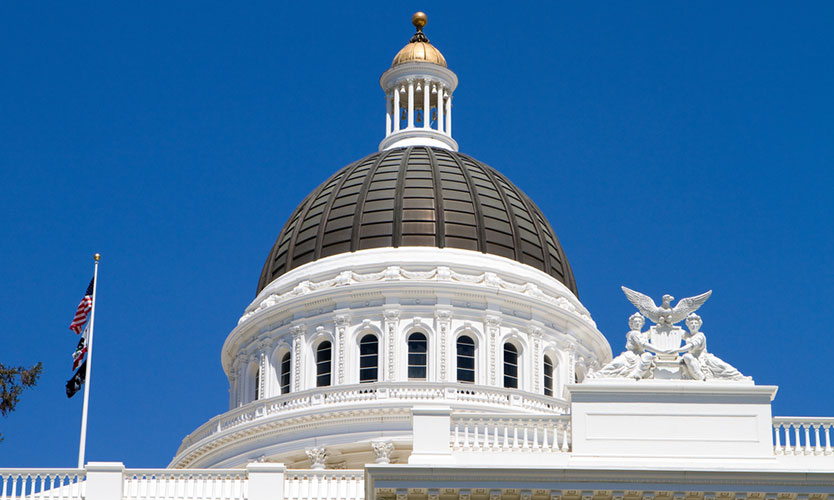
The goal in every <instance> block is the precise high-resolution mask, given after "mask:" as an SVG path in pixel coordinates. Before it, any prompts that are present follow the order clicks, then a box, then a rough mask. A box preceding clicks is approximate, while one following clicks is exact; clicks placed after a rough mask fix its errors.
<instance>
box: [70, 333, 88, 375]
mask: <svg viewBox="0 0 834 500" xmlns="http://www.w3.org/2000/svg"><path fill="white" fill-rule="evenodd" d="M88 328H89V327H88ZM88 328H85V329H84V334H83V335H81V338H80V339H78V346H77V347H76V348H75V352H74V353H72V369H73V370H77V369H78V365H80V364H81V362H82V361H84V357H85V356H86V354H87V329H88Z"/></svg>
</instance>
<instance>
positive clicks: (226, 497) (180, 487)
mask: <svg viewBox="0 0 834 500" xmlns="http://www.w3.org/2000/svg"><path fill="white" fill-rule="evenodd" d="M124 481H125V482H124V497H123V498H124V499H125V500H180V499H199V500H233V499H240V498H246V489H247V488H246V485H247V481H246V471H245V470H240V469H236V470H235V469H227V470H222V469H190V470H170V469H143V470H136V469H131V470H127V471H125V475H124Z"/></svg>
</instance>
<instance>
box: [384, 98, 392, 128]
mask: <svg viewBox="0 0 834 500" xmlns="http://www.w3.org/2000/svg"><path fill="white" fill-rule="evenodd" d="M389 135H391V97H390V96H388V95H386V96H385V137H388V136H389Z"/></svg>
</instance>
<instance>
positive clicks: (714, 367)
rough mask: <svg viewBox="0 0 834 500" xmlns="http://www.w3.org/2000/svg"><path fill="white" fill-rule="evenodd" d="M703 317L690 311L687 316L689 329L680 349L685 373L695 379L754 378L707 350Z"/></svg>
mask: <svg viewBox="0 0 834 500" xmlns="http://www.w3.org/2000/svg"><path fill="white" fill-rule="evenodd" d="M702 324H703V321H701V317H700V316H698V315H697V314H695V313H690V314H689V316H687V318H686V327H687V328H688V329H689V331H687V332H686V333H685V334H684V335H683V342H684V344H683V346H682V347H681V348H680V349H678V350H677V351H678V353H680V354H682V356H681V366H682V367H683V368H684V373H685V374H686V375H687V376H688V377H689V378H691V379H694V380H709V379H720V380H752V379H751V378H750V377H745V376H744V375H742V374H741V372H739V371H738V370H736V369H735V368H734V367H733V366H732V365H730V364H729V363H727V362H726V361H724V360H722V359H721V358H719V357H718V356H716V355H714V354H712V353H710V352H707V337H706V335H704V332H702V331H701V325H702Z"/></svg>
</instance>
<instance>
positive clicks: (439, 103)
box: [437, 85, 444, 132]
mask: <svg viewBox="0 0 834 500" xmlns="http://www.w3.org/2000/svg"><path fill="white" fill-rule="evenodd" d="M443 106H444V104H443V85H438V86H437V131H438V132H443Z"/></svg>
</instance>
